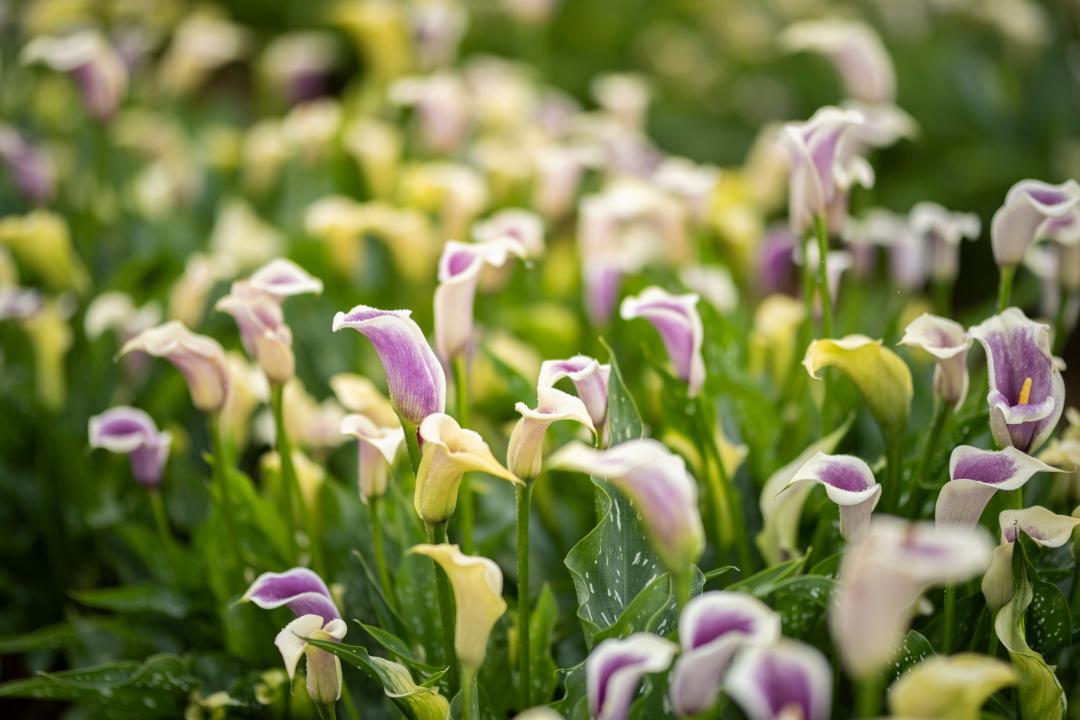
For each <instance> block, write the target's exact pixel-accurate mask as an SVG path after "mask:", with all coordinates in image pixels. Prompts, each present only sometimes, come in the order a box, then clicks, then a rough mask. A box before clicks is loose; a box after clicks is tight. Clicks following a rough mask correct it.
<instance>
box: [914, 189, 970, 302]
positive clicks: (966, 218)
mask: <svg viewBox="0 0 1080 720" xmlns="http://www.w3.org/2000/svg"><path fill="white" fill-rule="evenodd" d="M908 223H909V224H910V226H911V230H912V232H914V233H915V234H916V235H918V236H919V237H922V238H924V239H926V240H928V241H929V242H930V258H931V259H930V274H931V275H932V276H933V278H934V279H935V280H938V281H941V282H952V281H953V280H955V279H956V275H957V272H959V269H960V243H961V242H962V241H963V240H964V239H965V238H967V239H969V240H974V239H975V238H977V237H979V231H980V230H981V229H982V224H981V223H980V222H979V216H978V215H976V214H975V213H962V212H951V211H949V210H946V209H945V208H943V207H942V206H941V205H938V204H937V203H932V202H921V203H918V204H916V205H915V206H914V207H913V208H911V213H910V214H909V215H908Z"/></svg>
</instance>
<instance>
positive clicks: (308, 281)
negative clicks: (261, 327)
mask: <svg viewBox="0 0 1080 720" xmlns="http://www.w3.org/2000/svg"><path fill="white" fill-rule="evenodd" d="M248 283H249V284H250V285H251V287H252V288H254V289H255V290H258V291H259V292H263V293H266V294H267V295H271V296H273V297H274V298H277V299H278V300H279V301H280V300H284V299H285V298H287V297H292V296H293V295H305V294H309V293H311V294H315V295H319V294H320V293H322V291H323V283H322V280H320V279H319V278H317V277H315V276H313V275H311V274H309V273H308V272H307V271H306V270H304V269H303V268H302V267H300V266H299V265H297V264H296V263H294V262H293V261H292V260H286V259H285V258H277V259H275V260H271V261H270V262H268V263H266V264H265V265H263V266H262V267H261V268H259V269H258V270H256V271H255V272H254V273H252V275H251V277H250V278H248Z"/></svg>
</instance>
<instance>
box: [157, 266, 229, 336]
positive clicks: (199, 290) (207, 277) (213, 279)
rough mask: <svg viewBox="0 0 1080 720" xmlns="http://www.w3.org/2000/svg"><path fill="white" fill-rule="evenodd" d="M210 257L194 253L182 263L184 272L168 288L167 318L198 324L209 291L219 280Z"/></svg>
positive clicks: (187, 323) (185, 323) (188, 323)
mask: <svg viewBox="0 0 1080 720" xmlns="http://www.w3.org/2000/svg"><path fill="white" fill-rule="evenodd" d="M219 279H220V278H219V276H218V270H217V268H216V267H215V266H214V262H213V260H212V258H210V257H209V256H208V255H204V254H202V253H196V254H194V255H192V256H190V257H189V258H188V259H187V262H186V263H185V264H184V273H183V274H182V275H181V276H180V278H179V279H178V280H177V281H176V282H175V283H173V286H172V287H171V288H170V289H169V318H171V319H172V320H177V321H179V322H182V323H183V324H184V325H198V324H199V321H200V320H201V319H202V315H203V311H204V310H205V309H206V300H207V298H208V297H209V296H210V291H211V290H213V289H214V285H215V284H216V283H217V281H218V280H219Z"/></svg>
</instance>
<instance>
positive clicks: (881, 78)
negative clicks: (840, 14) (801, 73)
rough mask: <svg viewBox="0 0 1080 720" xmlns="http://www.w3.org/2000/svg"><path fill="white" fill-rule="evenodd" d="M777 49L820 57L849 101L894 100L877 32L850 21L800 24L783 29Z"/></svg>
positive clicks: (888, 64) (888, 62)
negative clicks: (819, 55) (818, 54)
mask: <svg viewBox="0 0 1080 720" xmlns="http://www.w3.org/2000/svg"><path fill="white" fill-rule="evenodd" d="M779 40H780V45H781V47H783V48H784V49H785V50H788V51H789V52H790V51H800V50H803V51H812V52H817V53H820V54H822V55H824V56H825V57H826V58H828V60H829V62H831V63H832V65H833V66H834V67H835V68H836V72H837V73H838V74H839V75H840V78H841V80H843V83H844V89H845V90H846V91H847V95H848V97H850V98H853V99H856V100H863V101H865V102H868V103H891V102H892V101H893V100H894V99H895V97H896V71H895V70H894V69H893V63H892V60H891V59H890V58H889V53H888V51H886V49H885V46H884V44H883V43H882V42H881V38H880V37H879V36H878V34H877V32H875V31H874V29H873V28H872V27H870V26H869V25H867V24H865V23H862V22H858V21H852V20H839V19H832V18H830V19H825V20H804V21H802V22H797V23H795V24H793V25H790V26H788V27H786V28H784V30H783V32H781V33H780V38H779Z"/></svg>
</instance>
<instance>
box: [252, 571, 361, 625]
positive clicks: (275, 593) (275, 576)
mask: <svg viewBox="0 0 1080 720" xmlns="http://www.w3.org/2000/svg"><path fill="white" fill-rule="evenodd" d="M240 600H241V602H247V601H250V602H253V603H255V605H257V606H258V607H260V608H262V609H263V610H273V609H274V608H279V607H282V606H286V607H288V608H289V610H291V611H292V612H293V614H295V615H296V616H298V617H299V616H301V615H317V616H319V618H320V619H322V621H323V622H324V623H325V622H329V621H331V620H335V619H341V613H340V612H338V609H337V606H336V605H335V604H334V598H333V596H332V595H331V594H330V589H329V588H328V587H326V583H324V582H323V580H322V578H321V577H319V576H318V575H316V574H315V573H314V572H312V571H311V570H308V569H307V568H303V567H296V568H293V569H291V570H286V571H285V572H280V573H274V572H266V573H263V574H262V575H260V576H259V577H257V578H255V582H253V583H251V587H249V588H248V589H247V592H245V593H244V595H243V597H241V598H240Z"/></svg>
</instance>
